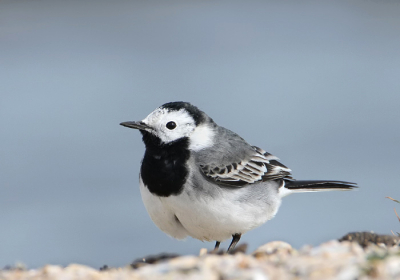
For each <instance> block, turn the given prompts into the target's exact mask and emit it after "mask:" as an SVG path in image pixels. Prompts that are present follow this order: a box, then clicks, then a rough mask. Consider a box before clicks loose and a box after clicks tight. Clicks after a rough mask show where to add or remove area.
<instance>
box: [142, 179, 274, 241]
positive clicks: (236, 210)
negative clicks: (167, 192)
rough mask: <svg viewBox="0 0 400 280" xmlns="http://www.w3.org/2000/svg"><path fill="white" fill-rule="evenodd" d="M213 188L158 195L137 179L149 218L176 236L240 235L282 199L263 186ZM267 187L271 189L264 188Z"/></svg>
mask: <svg viewBox="0 0 400 280" xmlns="http://www.w3.org/2000/svg"><path fill="white" fill-rule="evenodd" d="M213 188H215V189H214V191H213V194H212V196H211V195H206V194H205V195H198V193H196V192H193V189H191V188H186V189H185V190H184V191H183V192H182V193H181V194H179V195H177V196H173V195H171V196H169V197H158V196H155V195H153V194H151V193H150V192H149V190H148V189H147V187H145V186H144V185H143V182H142V180H141V179H140V191H141V194H142V199H143V202H144V204H145V207H146V209H147V211H148V213H149V215H150V217H151V219H152V220H153V222H154V223H155V224H156V225H157V226H158V227H159V228H160V229H161V230H162V231H164V232H165V233H167V234H168V235H170V236H172V237H174V238H177V239H183V238H185V237H186V236H187V235H189V236H192V237H194V238H196V239H199V240H207V241H211V240H216V241H223V240H226V239H229V238H231V237H232V235H233V234H236V233H239V234H243V233H245V232H247V231H249V230H251V229H254V228H256V227H258V226H260V225H262V224H263V223H265V222H266V221H267V220H269V219H271V218H273V216H274V215H275V214H276V212H277V210H278V208H279V206H280V202H281V201H280V198H279V196H278V195H277V192H276V191H271V190H272V189H273V188H268V187H266V186H262V188H261V187H259V188H257V187H255V186H252V187H251V188H253V189H249V188H246V187H244V188H232V189H225V188H219V187H215V186H213ZM268 189H270V191H266V190H268ZM253 191H254V192H253ZM260 191H262V192H264V193H260Z"/></svg>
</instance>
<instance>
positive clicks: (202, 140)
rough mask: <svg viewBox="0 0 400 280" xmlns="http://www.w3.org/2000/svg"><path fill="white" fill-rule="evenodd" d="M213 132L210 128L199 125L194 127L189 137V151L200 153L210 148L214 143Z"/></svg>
mask: <svg viewBox="0 0 400 280" xmlns="http://www.w3.org/2000/svg"><path fill="white" fill-rule="evenodd" d="M214 135H215V131H214V129H212V128H211V127H210V126H208V125H205V124H201V125H199V126H198V127H196V128H195V129H194V131H193V133H192V135H191V136H190V145H189V149H190V150H192V151H195V152H197V151H200V150H202V149H205V148H207V147H210V146H211V145H212V144H213V141H214Z"/></svg>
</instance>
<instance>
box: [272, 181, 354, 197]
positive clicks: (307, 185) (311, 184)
mask: <svg viewBox="0 0 400 280" xmlns="http://www.w3.org/2000/svg"><path fill="white" fill-rule="evenodd" d="M354 188H357V186H356V183H350V182H344V181H327V180H293V181H292V180H284V184H282V186H281V187H280V188H279V194H280V196H281V197H284V196H287V195H289V194H291V193H298V192H323V191H348V190H351V189H354Z"/></svg>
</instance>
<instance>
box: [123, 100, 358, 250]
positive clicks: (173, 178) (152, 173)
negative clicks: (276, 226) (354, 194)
mask: <svg viewBox="0 0 400 280" xmlns="http://www.w3.org/2000/svg"><path fill="white" fill-rule="evenodd" d="M121 125H123V126H126V127H129V128H135V129H139V131H140V132H141V133H142V135H143V142H144V144H145V145H146V151H145V154H144V158H143V161H142V166H141V168H140V178H139V180H140V192H141V195H142V199H143V202H144V205H145V207H146V209H147V211H148V213H149V215H150V217H151V219H152V220H153V222H154V223H155V224H156V225H157V226H158V227H159V228H160V229H161V230H162V231H164V232H165V233H167V234H168V235H170V236H172V237H174V238H177V239H183V238H185V237H187V236H188V235H189V236H192V237H194V238H196V239H199V240H202V241H204V240H206V241H216V244H215V249H214V250H217V249H218V247H219V244H220V242H221V241H223V240H226V239H228V238H232V242H231V244H230V246H229V248H228V252H231V251H232V250H233V249H234V248H235V246H236V244H237V242H238V241H239V239H240V237H241V235H242V234H243V233H245V232H247V231H249V230H252V229H254V228H256V227H258V226H260V225H262V224H263V223H265V222H266V221H268V220H270V219H272V218H273V217H274V216H275V214H276V213H277V212H278V209H279V206H280V205H281V199H282V197H284V196H286V195H288V194H291V193H296V192H314V191H328V190H349V189H352V188H354V187H355V184H354V183H349V182H343V181H326V180H321V181H319V180H318V181H317V180H315V181H309V180H308V181H298V180H294V179H293V178H292V177H291V173H290V172H291V170H290V169H289V168H287V167H286V166H285V165H283V164H282V163H280V162H279V161H277V160H278V158H277V157H275V156H273V155H271V154H270V153H268V152H266V151H264V150H263V149H260V148H258V147H256V146H251V145H250V144H248V143H247V142H246V141H245V140H244V139H243V138H242V137H240V136H239V135H237V134H236V133H234V132H232V131H230V130H228V129H226V128H224V127H221V126H219V125H217V124H216V123H215V122H214V121H213V120H212V119H211V118H210V117H209V116H207V115H206V114H205V113H204V112H202V111H200V110H199V109H198V108H197V107H195V106H193V105H191V104H190V103H186V102H171V103H166V104H164V105H162V106H161V107H159V108H157V109H156V110H154V111H153V112H152V113H151V114H150V115H148V116H147V117H146V118H145V119H144V120H142V121H137V122H123V123H121Z"/></svg>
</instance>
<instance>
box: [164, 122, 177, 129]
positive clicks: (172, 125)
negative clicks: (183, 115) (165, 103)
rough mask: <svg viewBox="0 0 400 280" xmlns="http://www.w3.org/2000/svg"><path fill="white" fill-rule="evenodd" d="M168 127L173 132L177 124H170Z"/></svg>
mask: <svg viewBox="0 0 400 280" xmlns="http://www.w3.org/2000/svg"><path fill="white" fill-rule="evenodd" d="M166 127H167V128H168V129H169V130H173V129H174V128H175V127H176V123H175V122H168V123H167V125H166Z"/></svg>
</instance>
